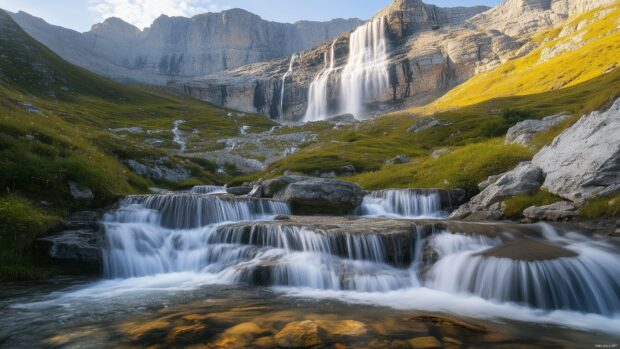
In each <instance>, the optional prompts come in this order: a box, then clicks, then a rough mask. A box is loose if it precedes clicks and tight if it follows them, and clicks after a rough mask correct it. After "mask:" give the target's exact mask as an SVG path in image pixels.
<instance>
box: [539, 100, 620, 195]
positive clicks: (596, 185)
mask: <svg viewBox="0 0 620 349" xmlns="http://www.w3.org/2000/svg"><path fill="white" fill-rule="evenodd" d="M619 135H620V98H619V99H617V100H616V102H615V103H614V104H613V106H612V107H611V108H610V109H609V110H607V111H603V112H592V113H591V114H589V115H586V116H582V117H581V119H579V120H578V121H577V122H576V123H575V124H574V125H573V126H571V127H569V128H568V129H566V130H565V131H564V132H562V134H560V135H559V136H558V137H556V138H555V139H554V140H553V142H552V143H551V144H550V145H548V146H545V147H544V148H543V149H542V150H541V151H540V152H538V154H536V155H535V156H534V158H533V159H532V164H533V165H535V166H538V167H540V168H541V169H542V170H543V171H544V173H545V181H544V183H543V187H544V188H545V189H546V190H548V191H549V192H551V193H553V194H555V195H558V196H561V197H563V198H565V199H568V200H570V201H572V202H575V203H577V204H581V203H583V202H585V201H587V200H589V199H591V198H594V197H596V196H600V195H611V194H613V193H616V192H619V191H620V137H619Z"/></svg>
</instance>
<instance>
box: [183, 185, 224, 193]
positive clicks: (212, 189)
mask: <svg viewBox="0 0 620 349" xmlns="http://www.w3.org/2000/svg"><path fill="white" fill-rule="evenodd" d="M189 192H190V193H192V194H226V189H225V188H224V187H221V186H217V185H197V186H195V187H193V188H192V189H190V191H189Z"/></svg>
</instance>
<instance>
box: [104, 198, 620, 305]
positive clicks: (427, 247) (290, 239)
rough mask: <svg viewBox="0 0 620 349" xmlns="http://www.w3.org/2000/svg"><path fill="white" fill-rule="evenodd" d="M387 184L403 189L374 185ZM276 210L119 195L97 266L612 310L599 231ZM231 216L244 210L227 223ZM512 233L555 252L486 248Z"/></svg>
mask: <svg viewBox="0 0 620 349" xmlns="http://www.w3.org/2000/svg"><path fill="white" fill-rule="evenodd" d="M398 194H404V193H403V192H400V193H399V192H398V191H393V192H388V193H385V197H386V198H389V197H391V196H392V197H398ZM377 197H378V198H379V197H381V198H382V197H383V195H381V196H379V195H377ZM428 200H429V204H428V208H429V209H431V208H433V207H435V208H436V206H433V204H430V203H431V202H432V201H433V200H434V199H432V197H429V198H428ZM396 202H398V200H396ZM394 205H395V206H394V207H397V205H396V204H394ZM401 209H402V211H400V212H409V213H416V212H418V213H419V212H421V211H420V208H419V207H418V208H417V211H416V209H414V208H413V207H408V206H403V207H401ZM399 210H400V209H399ZM408 210H409V211H408ZM394 211H397V210H396V209H395V210H394ZM422 211H423V210H422ZM429 212H432V211H429ZM277 214H289V210H288V207H287V205H286V204H284V203H282V202H278V201H273V200H258V199H250V198H239V197H228V196H218V195H205V194H189V193H176V194H166V195H152V196H132V197H128V198H127V199H125V200H124V201H123V202H122V204H121V206H120V207H119V208H118V209H116V210H114V211H112V212H110V213H108V214H107V215H106V216H105V218H104V222H103V226H104V229H105V233H106V240H107V245H108V247H107V249H106V250H105V252H104V271H105V275H106V276H107V277H110V278H129V277H142V276H155V275H158V274H166V273H190V274H191V273H194V274H195V273H199V274H205V275H209V277H210V280H214V281H213V282H218V283H249V284H256V285H264V286H282V287H289V288H291V287H293V288H302V289H305V290H309V289H312V290H315V291H317V292H318V291H319V290H327V291H338V292H342V291H354V292H362V293H378V292H387V291H399V292H401V291H403V292H404V290H423V289H424V290H427V291H424V292H431V291H432V292H435V293H434V294H444V295H453V296H454V297H458V296H459V295H466V296H467V297H471V296H476V297H479V298H481V299H485V300H489V301H492V302H500V303H506V304H519V305H522V306H527V307H533V308H537V309H542V310H570V311H580V312H587V313H593V314H599V315H603V316H608V317H609V316H615V315H617V314H620V273H618V270H620V254H619V253H618V249H617V246H614V245H613V244H611V243H608V242H606V241H605V240H602V239H601V240H597V239H596V238H591V237H587V236H583V235H580V234H577V233H560V232H558V231H556V230H555V229H554V228H553V227H551V226H547V225H543V226H540V225H538V226H529V227H525V228H523V229H528V233H527V234H524V235H522V236H521V235H519V234H520V233H518V232H517V231H512V230H506V234H497V235H496V237H494V238H491V237H487V236H485V235H482V234H479V233H478V230H481V229H484V225H477V226H476V227H477V228H475V227H472V228H471V229H472V232H471V233H468V232H467V229H468V228H467V226H459V231H450V230H448V229H447V228H446V227H445V225H444V224H440V223H438V224H432V225H431V226H430V228H429V225H428V223H422V224H419V223H416V222H415V221H410V222H408V221H402V220H401V221H399V225H397V226H399V227H401V228H399V229H398V230H397V231H396V230H395V231H390V232H389V233H386V232H384V233H378V232H375V231H372V229H370V230H368V231H359V229H358V230H356V229H353V230H351V231H349V230H348V228H347V227H348V225H347V224H346V223H343V224H342V225H341V226H334V225H333V224H329V223H326V225H321V224H318V225H313V224H305V223H304V224H302V223H298V222H296V221H294V220H285V221H270V219H271V218H272V216H274V215H277ZM360 219H369V218H360ZM256 220H262V222H255V221H256ZM231 221H245V222H242V223H226V222H231ZM358 224H362V225H363V223H358ZM386 224H388V223H386ZM402 224H405V225H406V226H407V227H409V228H407V229H405V230H403V229H402V227H403V225H402ZM407 224H410V225H407ZM425 224H426V225H425ZM460 229H464V230H465V231H463V232H461V231H460ZM496 230H497V229H496ZM496 230H495V231H496ZM491 236H492V235H491ZM523 241H526V242H529V243H530V244H532V245H531V246H533V247H532V249H540V247H541V246H543V247H544V246H549V245H553V246H554V247H553V249H556V250H555V251H557V250H558V249H559V250H561V251H564V252H565V253H564V254H561V255H553V254H550V255H543V257H541V258H535V259H531V260H528V259H520V258H516V257H510V256H506V255H501V256H499V255H497V252H496V250H497V249H498V248H501V247H502V246H507V247H508V250H509V251H511V253H512V245H508V244H512V243H515V242H520V243H523ZM504 249H506V248H504ZM553 249H552V250H553ZM494 251H495V252H494ZM521 251H523V250H521ZM547 251H548V250H547ZM493 253H495V254H493ZM525 253H531V251H529V250H527V249H526V250H525ZM407 292H409V291H407Z"/></svg>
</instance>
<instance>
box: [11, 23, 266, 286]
mask: <svg viewBox="0 0 620 349" xmlns="http://www.w3.org/2000/svg"><path fill="white" fill-rule="evenodd" d="M0 110H1V113H0V265H1V267H0V279H2V278H4V277H6V276H7V275H12V276H10V277H11V278H18V277H26V276H28V275H29V273H30V272H31V271H32V270H31V269H29V268H25V267H24V266H27V265H28V264H27V261H26V260H24V259H22V257H23V253H24V252H25V251H27V250H28V248H29V247H30V245H31V243H32V241H34V239H35V238H36V236H37V234H41V233H44V232H45V231H46V230H47V229H49V228H50V227H52V226H54V225H56V224H57V223H58V222H59V220H60V217H62V216H64V215H66V214H68V213H69V212H70V211H71V210H73V209H76V208H80V209H87V208H89V207H91V208H97V207H101V206H102V205H106V204H109V203H111V202H114V201H115V200H116V198H117V197H118V196H119V195H126V194H129V193H136V192H144V191H146V190H148V187H149V186H152V185H154V184H158V185H167V186H175V185H183V184H185V185H191V184H192V183H210V182H213V181H220V182H221V181H225V180H226V179H227V178H228V177H227V176H228V175H226V174H224V173H223V172H221V171H219V174H216V171H218V166H216V165H215V164H213V163H210V162H208V161H204V160H201V159H191V158H187V157H185V156H184V153H183V152H182V151H180V149H179V144H178V143H179V141H178V139H177V136H178V135H179V134H180V135H182V136H183V137H184V138H185V146H186V148H187V149H188V150H190V149H191V150H200V149H212V148H214V147H218V144H217V141H218V139H219V138H221V137H225V136H235V135H238V134H239V132H240V131H239V129H240V128H241V126H244V125H245V126H248V127H249V132H257V131H263V130H267V129H269V128H271V127H272V126H273V125H274V123H273V122H271V121H269V120H268V119H266V118H264V117H260V116H255V115H247V116H229V114H230V111H227V110H223V109H220V108H216V107H213V106H212V105H208V104H206V103H204V102H200V101H197V100H193V99H191V98H189V97H187V96H184V95H179V94H173V93H170V92H167V91H165V90H160V89H155V88H146V87H141V88H138V87H129V86H124V85H121V84H119V83H116V82H113V81H110V80H107V79H104V78H101V77H99V76H97V75H95V74H93V73H90V72H88V71H86V70H84V69H82V68H79V67H76V66H73V65H71V64H69V63H67V62H65V61H63V60H62V59H61V58H60V57H58V56H57V55H56V54H54V53H53V52H51V51H50V50H49V49H47V48H46V47H44V46H43V45H41V44H40V43H38V42H36V41H35V40H34V39H32V38H31V37H29V36H28V35H27V34H26V33H25V32H24V31H23V30H22V29H21V28H20V27H19V26H18V25H17V24H16V23H15V22H14V21H13V20H12V19H11V17H10V16H8V15H7V14H6V13H5V12H3V11H0ZM178 120H183V121H184V123H183V124H182V125H180V127H177V130H176V131H174V130H173V128H174V127H175V126H174V123H175V121H178ZM132 169H133V170H132ZM133 171H136V172H133ZM231 172H232V171H231ZM138 173H139V174H138ZM231 174H232V173H231ZM172 182H176V183H172ZM179 182H184V183H179ZM78 192H81V193H78ZM78 194H79V195H78ZM91 194H92V195H91Z"/></svg>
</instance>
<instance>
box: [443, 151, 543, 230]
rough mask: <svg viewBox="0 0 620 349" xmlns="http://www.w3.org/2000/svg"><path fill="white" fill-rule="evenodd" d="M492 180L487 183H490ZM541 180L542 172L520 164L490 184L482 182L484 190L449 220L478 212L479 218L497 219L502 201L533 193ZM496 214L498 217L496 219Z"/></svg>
mask: <svg viewBox="0 0 620 349" xmlns="http://www.w3.org/2000/svg"><path fill="white" fill-rule="evenodd" d="M492 179H495V178H492ZM492 179H491V180H487V181H489V182H491V181H492ZM543 180H544V177H543V172H542V170H541V169H540V168H539V167H537V166H535V165H533V164H532V163H531V162H529V161H526V162H522V163H520V164H519V165H517V167H515V168H514V169H512V170H511V171H508V172H506V173H504V174H502V175H500V176H498V177H497V179H495V181H494V182H493V183H492V184H488V183H484V182H483V183H482V184H483V185H482V186H483V187H484V190H482V191H481V192H480V194H478V195H476V196H474V197H473V198H472V199H471V200H470V201H469V202H468V203H466V204H464V205H462V206H461V207H459V208H458V209H457V210H456V211H454V212H453V213H452V214H451V215H450V218H455V219H463V218H465V217H467V216H470V215H472V214H473V213H474V212H479V213H478V216H480V217H479V218H486V219H498V218H500V217H501V214H502V213H503V206H502V204H501V202H502V201H503V200H504V199H506V198H508V197H511V196H514V195H521V194H530V193H533V192H535V191H536V190H538V189H539V188H540V186H541V185H542V182H543ZM498 214H499V217H496V216H497V215H498Z"/></svg>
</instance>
